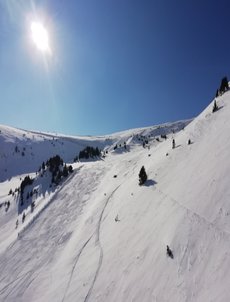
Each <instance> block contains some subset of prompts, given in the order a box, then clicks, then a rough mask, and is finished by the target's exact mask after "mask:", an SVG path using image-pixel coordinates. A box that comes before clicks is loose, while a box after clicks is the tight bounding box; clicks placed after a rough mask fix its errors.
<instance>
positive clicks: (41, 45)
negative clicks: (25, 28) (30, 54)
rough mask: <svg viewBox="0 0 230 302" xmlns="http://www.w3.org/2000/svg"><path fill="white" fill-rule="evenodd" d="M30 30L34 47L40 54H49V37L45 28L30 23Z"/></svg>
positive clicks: (38, 24)
mask: <svg viewBox="0 0 230 302" xmlns="http://www.w3.org/2000/svg"><path fill="white" fill-rule="evenodd" d="M30 28H31V33H32V39H33V42H34V43H35V45H36V47H37V48H38V49H39V50H40V51H42V52H50V47H49V36H48V32H47V30H46V29H45V27H44V26H43V25H42V24H41V23H40V22H32V23H31V26H30Z"/></svg>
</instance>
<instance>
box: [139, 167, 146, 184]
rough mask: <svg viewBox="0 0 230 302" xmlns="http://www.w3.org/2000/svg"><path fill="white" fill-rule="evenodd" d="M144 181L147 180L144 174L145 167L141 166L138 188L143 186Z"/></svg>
mask: <svg viewBox="0 0 230 302" xmlns="http://www.w3.org/2000/svg"><path fill="white" fill-rule="evenodd" d="M146 180H147V174H146V172H145V167H144V166H142V167H141V170H140V172H139V185H140V186H141V185H143V184H144V183H145V182H146Z"/></svg>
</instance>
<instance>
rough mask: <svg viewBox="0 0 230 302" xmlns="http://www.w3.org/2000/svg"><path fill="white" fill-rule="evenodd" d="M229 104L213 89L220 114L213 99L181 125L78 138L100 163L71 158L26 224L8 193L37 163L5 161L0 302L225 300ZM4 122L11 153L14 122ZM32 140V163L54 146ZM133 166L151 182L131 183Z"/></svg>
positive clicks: (229, 239) (229, 258)
mask: <svg viewBox="0 0 230 302" xmlns="http://www.w3.org/2000/svg"><path fill="white" fill-rule="evenodd" d="M229 101H230V93H229V92H227V93H225V94H224V95H223V96H221V97H218V99H217V104H218V106H219V110H218V111H216V112H215V113H212V104H210V106H208V107H207V108H206V109H205V110H204V112H202V113H201V114H200V115H199V116H198V117H197V118H196V119H194V120H193V121H192V122H191V123H190V124H189V125H188V126H187V127H185V128H184V126H183V125H182V124H183V123H182V124H177V125H181V126H180V128H181V129H183V128H184V129H183V130H182V131H180V132H178V133H172V132H176V131H172V129H174V128H176V126H175V125H176V124H175V125H174V126H172V125H171V126H170V125H169V124H168V125H163V127H162V126H160V127H159V126H158V127H152V128H145V129H135V130H130V131H126V132H123V133H117V134H114V135H111V136H107V137H100V138H84V139H85V140H87V139H88V140H91V142H93V143H94V146H96V145H97V144H99V142H100V144H101V145H100V146H99V147H100V148H101V149H103V150H104V151H105V152H104V157H103V158H102V159H103V160H97V161H82V162H76V163H74V164H73V168H74V171H73V173H72V174H71V175H70V176H69V177H68V178H66V179H65V180H63V182H61V183H60V184H59V185H58V186H57V187H55V190H53V191H52V190H50V191H49V190H47V191H45V192H44V194H43V196H40V197H39V198H40V199H41V203H40V208H39V209H38V208H37V209H35V211H34V212H33V213H30V211H29V210H26V218H25V222H24V223H22V221H21V214H20V215H19V216H18V212H17V208H18V199H17V194H16V195H15V196H8V195H7V194H8V191H9V189H10V188H11V187H13V188H15V187H17V186H18V185H19V183H20V179H19V177H18V174H21V173H28V172H36V169H34V170H33V166H32V164H30V165H29V164H28V165H29V168H28V169H27V170H21V168H16V167H13V168H12V170H11V172H9V173H10V174H8V176H13V177H12V179H11V180H6V177H4V174H3V175H2V174H1V176H2V178H3V180H4V182H2V183H0V192H1V193H0V202H1V203H3V201H7V200H8V199H10V207H9V209H8V210H7V211H6V210H5V209H6V208H7V204H6V205H2V207H1V209H0V227H1V234H0V267H1V275H0V301H23V302H25V301H36V302H37V301H41V302H44V301H55V302H56V301H60V302H64V301H65V302H68V301H69V302H72V301H84V302H86V301H100V302H101V301H102V302H107V301H111V302H113V301H114V302H115V301H116V302H117V301H125V302H126V301H137V302H139V301H141V302H143V301H146V302H149V301H160V302H164V301H175V302H182V301H183V302H185V301H186V302H192V301H199V302H201V301H202V302H203V301H221V302H224V301H229V300H230V293H229V291H228V284H229V282H230V273H229V270H228V267H229V265H230V205H229V200H228V199H229V196H230V187H229V185H228V182H229V181H228V179H229V177H230V162H229V160H228V158H229V156H228V155H229V154H228V153H229V152H228V150H229V148H230V140H229V133H230V131H229V130H230V129H229V128H230V122H229V116H230V104H229ZM1 129H2V131H1V136H2V140H1V144H3V145H4V148H5V149H4V154H5V156H6V157H9V158H10V160H11V161H13V160H14V156H15V155H12V154H11V153H12V152H9V150H11V151H12V149H14V148H15V139H12V141H13V142H12V145H10V142H11V138H12V137H14V138H15V137H19V133H18V130H15V131H16V132H17V134H12V132H11V131H10V130H9V132H8V135H6V134H4V133H6V132H7V131H6V130H7V128H5V127H2V128H1ZM167 129H168V130H167ZM157 131H162V132H157ZM169 133H171V134H169ZM165 134H166V135H167V139H165V138H163V137H160V136H159V135H163V136H164V135H165ZM28 135H29V134H28ZM30 135H33V134H31V133H30ZM34 135H35V137H34V138H31V140H32V139H34V140H35V143H37V141H38V137H39V135H38V136H37V134H34ZM6 137H8V141H7V139H6ZM172 138H173V139H174V140H175V148H174V149H172ZM51 139H52V138H51ZM62 139H63V140H64V137H62ZM66 139H67V138H66ZM68 139H69V138H68ZM84 139H83V138H82V139H80V138H72V140H73V144H75V145H73V147H70V148H69V150H68V151H67V149H65V152H69V153H68V154H69V155H68V156H69V157H66V158H64V160H65V161H66V162H70V163H72V161H73V159H72V156H75V154H74V152H75V149H77V148H78V147H76V146H78V145H77V144H78V143H79V142H80V143H81V144H82V145H84V146H86V145H88V144H89V145H91V143H89V142H88V141H87V142H85V141H84ZM189 139H190V141H191V144H188V140H189ZM21 141H22V142H24V141H23V134H22V137H21ZM44 141H45V140H44V139H43V138H42V142H43V143H44ZM71 143H72V142H71ZM124 143H126V147H125V144H124ZM49 144H51V142H50V141H49ZM64 144H66V141H65V142H64ZM18 145H19V144H18ZM7 146H8V147H9V146H11V147H10V148H9V149H7V148H8V147H7ZM20 146H22V145H20ZM38 146H39V143H38ZM40 146H41V147H40V148H41V149H40V150H42V151H40V153H42V154H43V155H42V156H41V157H40V158H39V160H40V159H41V161H43V160H44V155H45V156H47V155H48V156H51V155H53V154H51V152H50V151H47V150H50V148H48V147H47V149H46V151H45V153H44V146H45V145H42V144H41V145H40ZM143 146H144V147H145V148H143ZM21 148H22V147H20V150H21ZM32 148H34V149H33V150H35V147H34V145H33V146H32ZM54 148H55V147H54ZM73 149H74V151H73ZM80 149H81V148H80V147H79V148H78V151H79V150H80ZM26 150H27V147H26ZM63 150H64V149H63ZM56 151H57V150H56V149H55V152H56ZM1 152H2V151H1ZM34 152H35V151H34ZM46 152H47V153H46ZM71 152H72V153H71ZM56 153H57V152H56ZM56 153H55V154H56ZM34 154H35V153H34ZM37 154H39V150H37V151H36V155H35V156H36V158H37ZM65 154H67V153H65ZM60 155H63V154H60ZM17 162H18V161H17ZM1 163H3V161H1ZM37 163H38V162H37ZM40 164H41V163H39V165H40ZM142 166H144V167H145V170H146V172H147V175H148V180H147V182H146V183H145V184H144V185H143V186H139V185H138V174H139V171H140V169H141V167H142ZM6 167H8V166H6ZM36 167H37V166H36ZM36 167H35V168H36ZM0 168H1V169H2V166H1V167H0ZM1 173H2V172H1ZM3 173H7V172H4V171H3ZM17 173H18V174H17ZM31 175H32V176H33V177H38V175H37V176H35V175H34V174H31ZM43 178H44V177H43ZM17 217H19V225H18V227H17V229H15V221H16V219H17ZM18 234H19V235H18ZM167 245H168V246H169V248H170V250H171V251H172V254H173V258H170V257H168V256H167V254H166V247H167Z"/></svg>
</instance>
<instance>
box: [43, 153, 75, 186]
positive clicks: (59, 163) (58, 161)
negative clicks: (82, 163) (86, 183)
mask: <svg viewBox="0 0 230 302" xmlns="http://www.w3.org/2000/svg"><path fill="white" fill-rule="evenodd" d="M45 166H46V167H47V169H49V171H50V172H51V174H52V181H51V182H52V183H55V184H56V185H58V184H59V182H60V181H61V179H62V178H63V177H64V178H66V177H67V176H68V175H69V173H72V172H73V167H72V166H71V165H70V166H68V167H67V165H66V164H63V159H62V158H61V157H60V156H59V155H56V156H54V157H51V158H50V159H49V160H47V162H46V165H45V164H44V163H43V164H42V169H43V170H44V169H45Z"/></svg>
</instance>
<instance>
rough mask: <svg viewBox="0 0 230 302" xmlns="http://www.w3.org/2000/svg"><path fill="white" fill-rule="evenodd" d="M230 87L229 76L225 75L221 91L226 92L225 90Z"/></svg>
mask: <svg viewBox="0 0 230 302" xmlns="http://www.w3.org/2000/svg"><path fill="white" fill-rule="evenodd" d="M228 89H229V86H228V78H227V77H224V78H223V79H222V80H221V84H220V89H219V91H220V92H221V93H224V92H225V91H227V90H228Z"/></svg>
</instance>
